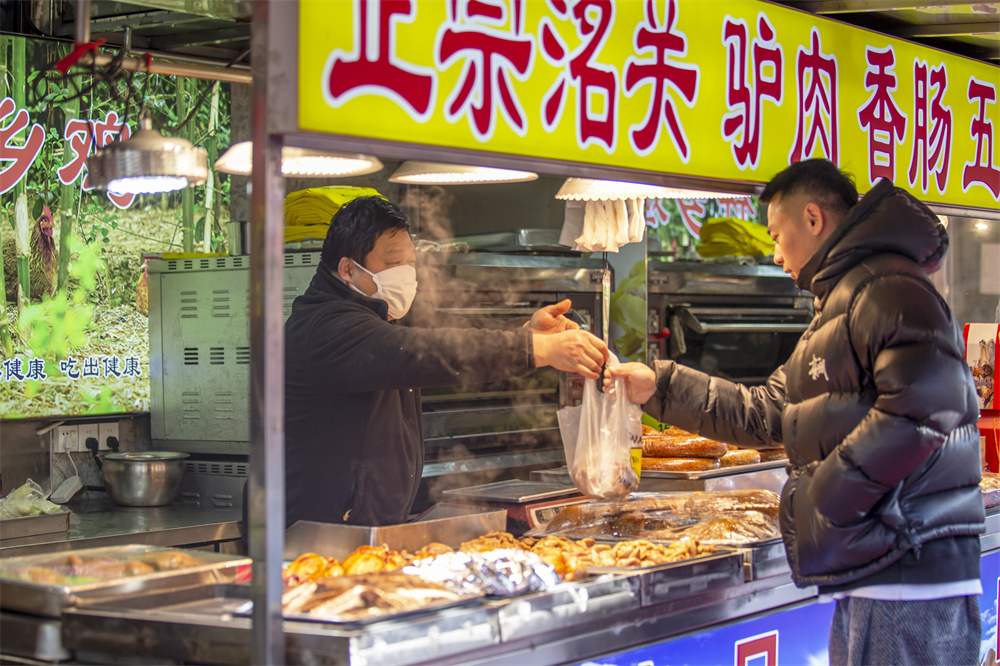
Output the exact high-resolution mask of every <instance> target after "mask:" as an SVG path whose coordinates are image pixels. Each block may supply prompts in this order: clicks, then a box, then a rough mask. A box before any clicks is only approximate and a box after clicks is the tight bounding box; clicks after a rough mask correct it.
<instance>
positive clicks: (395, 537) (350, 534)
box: [284, 509, 507, 560]
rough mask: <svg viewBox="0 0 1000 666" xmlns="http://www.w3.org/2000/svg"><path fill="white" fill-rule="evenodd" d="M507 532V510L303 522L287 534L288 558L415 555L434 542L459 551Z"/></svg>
mask: <svg viewBox="0 0 1000 666" xmlns="http://www.w3.org/2000/svg"><path fill="white" fill-rule="evenodd" d="M505 529H507V511H506V510H504V509H499V510H495V511H478V512H474V513H469V514H467V515H463V516H453V517H449V518H438V519H436V520H419V521H417V522H413V523H403V524H402V525H385V526H382V527H365V526H362V525H334V524H332V523H316V522H312V521H308V520H300V521H299V522H297V523H295V524H294V525H292V526H291V527H289V528H288V529H287V530H286V531H285V553H284V558H285V559H286V560H294V559H295V558H296V557H298V556H299V555H301V554H302V553H319V554H320V555H323V556H324V557H336V558H338V559H343V558H344V557H347V556H348V555H350V554H351V553H352V552H354V550H355V549H357V548H358V547H359V546H383V545H384V546H389V547H390V548H395V549H396V550H409V551H411V552H412V551H416V550H419V549H420V548H422V547H423V546H426V545H427V544H428V543H430V542H431V541H437V542H439V543H443V544H446V545H448V546H451V547H452V548H458V546H460V545H461V544H462V542H463V541H470V540H472V539H475V538H476V537H479V536H482V535H484V534H487V533H488V532H503V531H504V530H505Z"/></svg>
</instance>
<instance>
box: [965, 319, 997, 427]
mask: <svg viewBox="0 0 1000 666" xmlns="http://www.w3.org/2000/svg"><path fill="white" fill-rule="evenodd" d="M998 342H1000V324H966V325H965V360H966V362H967V363H968V364H969V369H970V370H972V379H973V381H974V382H975V385H976V394H977V395H978V396H979V408H980V409H983V410H987V409H998V408H1000V403H998V402H997V399H996V392H995V387H996V385H997V365H996V357H997V356H996V349H997V343H998Z"/></svg>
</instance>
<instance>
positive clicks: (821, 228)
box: [803, 202, 830, 236]
mask: <svg viewBox="0 0 1000 666" xmlns="http://www.w3.org/2000/svg"><path fill="white" fill-rule="evenodd" d="M803 217H804V218H805V221H806V225H807V228H808V229H809V233H811V234H812V235H813V236H822V235H823V233H824V232H825V231H826V230H827V227H829V225H830V219H829V218H828V217H827V215H826V213H825V212H824V211H823V209H822V208H820V206H819V204H817V203H813V202H810V203H807V204H806V207H805V210H804V211H803Z"/></svg>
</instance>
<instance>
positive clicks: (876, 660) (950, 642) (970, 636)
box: [830, 596, 982, 666]
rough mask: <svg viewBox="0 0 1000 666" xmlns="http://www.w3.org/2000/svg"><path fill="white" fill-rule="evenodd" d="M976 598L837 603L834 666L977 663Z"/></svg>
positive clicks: (832, 641) (979, 635) (832, 635)
mask: <svg viewBox="0 0 1000 666" xmlns="http://www.w3.org/2000/svg"><path fill="white" fill-rule="evenodd" d="M981 641H982V627H981V621H980V618H979V600H978V598H977V597H974V596H972V597H951V598H949V599H935V600H933V601H877V600H874V599H861V598H854V597H848V598H847V599H841V600H840V601H838V602H837V608H836V609H835V610H834V612H833V622H832V623H831V624H830V664H833V665H837V666H839V665H841V664H843V665H844V666H861V665H862V664H864V665H866V666H867V665H871V666H880V665H882V664H892V665H894V666H895V665H897V664H898V665H903V664H912V665H914V666H917V665H920V666H924V665H928V666H929V665H937V664H942V665H947V666H960V665H962V664H969V665H970V666H973V665H975V664H978V663H979V644H980V642H981Z"/></svg>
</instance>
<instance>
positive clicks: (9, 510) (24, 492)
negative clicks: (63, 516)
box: [0, 479, 60, 519]
mask: <svg viewBox="0 0 1000 666" xmlns="http://www.w3.org/2000/svg"><path fill="white" fill-rule="evenodd" d="M59 510H60V506H59V505H58V504H53V503H52V502H50V501H48V499H46V493H45V492H44V491H43V490H42V487H41V486H40V485H38V484H37V483H35V482H34V481H32V480H31V479H28V481H27V482H26V483H25V484H24V485H22V486H19V487H18V488H15V489H14V490H12V491H10V494H9V495H7V497H5V498H3V499H0V519H7V518H20V517H22V516H40V515H42V514H43V513H44V514H51V513H56V512H57V511H59Z"/></svg>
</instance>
